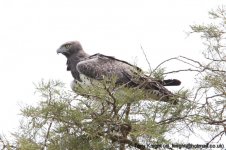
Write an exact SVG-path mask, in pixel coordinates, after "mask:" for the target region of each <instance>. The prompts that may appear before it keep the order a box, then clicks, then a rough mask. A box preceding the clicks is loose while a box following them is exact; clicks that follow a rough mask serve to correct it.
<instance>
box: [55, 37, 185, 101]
mask: <svg viewBox="0 0 226 150" xmlns="http://www.w3.org/2000/svg"><path fill="white" fill-rule="evenodd" d="M57 53H61V54H63V55H64V56H66V58H67V70H68V71H71V74H72V76H73V78H74V81H73V82H72V89H73V88H74V87H75V85H76V84H81V83H82V84H83V85H84V84H90V82H92V81H101V80H104V79H105V78H111V77H116V81H115V84H116V85H126V86H127V87H131V88H134V87H139V88H141V89H144V90H145V91H147V92H148V93H149V96H150V99H154V100H159V101H165V102H169V103H177V101H178V100H177V99H176V98H175V96H174V95H173V94H172V93H171V92H170V91H169V90H167V89H166V88H165V87H164V86H177V85H180V84H181V82H180V81H179V80H176V79H168V80H163V81H160V80H155V79H154V78H151V77H149V76H147V75H145V74H144V73H143V71H142V70H141V69H140V68H139V67H137V66H134V65H132V64H130V63H128V62H126V61H123V60H119V59H116V58H114V57H112V56H106V55H103V54H99V53H97V54H94V55H89V54H87V53H86V52H85V51H84V50H83V48H82V45H81V44H80V42H78V41H71V42H66V43H64V44H62V45H61V46H60V48H59V49H57ZM73 90H75V91H76V89H73Z"/></svg>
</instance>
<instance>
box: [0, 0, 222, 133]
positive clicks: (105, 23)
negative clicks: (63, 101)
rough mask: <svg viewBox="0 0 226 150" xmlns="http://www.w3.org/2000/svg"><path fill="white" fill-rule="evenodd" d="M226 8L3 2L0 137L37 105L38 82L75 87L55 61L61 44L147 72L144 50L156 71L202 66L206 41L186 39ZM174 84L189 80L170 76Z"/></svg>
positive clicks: (75, 0)
mask: <svg viewBox="0 0 226 150" xmlns="http://www.w3.org/2000/svg"><path fill="white" fill-rule="evenodd" d="M222 4H226V0H158V1H157V0H156V1H151V0H111V1H110V0H36V1H35V0H33V1H32V0H0V19H1V20H0V41H1V42H0V52H1V54H0V68H1V74H0V75H1V78H0V91H1V92H0V93H1V94H0V96H1V100H0V133H7V132H8V131H12V129H16V127H17V126H18V124H19V123H18V122H19V120H18V114H19V109H20V107H19V105H22V104H24V103H25V104H32V103H33V102H34V101H35V99H36V98H35V97H34V91H35V89H34V85H33V83H37V82H38V81H40V80H41V79H46V80H48V79H60V80H62V81H63V82H65V83H67V84H68V85H69V84H70V82H71V80H72V76H71V74H70V72H67V71H66V65H65V64H66V58H64V56H62V55H57V54H56V49H57V48H58V47H59V46H60V45H61V44H62V43H64V42H66V41H72V40H78V41H80V42H81V44H82V45H83V48H84V49H85V50H86V52H87V53H89V54H94V53H103V54H106V55H111V56H115V57H117V58H119V59H123V60H126V61H128V62H130V63H134V61H136V62H137V64H138V66H139V67H141V68H143V69H144V70H147V69H148V65H147V63H146V61H145V58H144V56H143V54H142V51H141V48H140V45H142V46H143V48H144V49H145V51H146V53H147V56H148V59H149V61H150V63H151V65H152V66H153V67H154V66H156V65H157V64H159V63H160V62H162V61H163V60H165V59H167V58H170V57H174V56H179V55H183V56H187V57H191V58H193V59H196V58H200V56H201V51H202V50H203V49H204V47H203V44H202V42H201V40H200V39H199V36H197V35H196V36H190V37H187V35H186V32H188V31H190V30H189V25H192V24H195V23H198V24H200V23H201V24H202V23H205V22H208V11H210V10H211V9H216V8H217V7H218V6H219V5H222ZM179 68H180V65H178V63H176V62H175V63H171V65H170V66H167V69H168V70H173V69H179ZM175 77H176V78H180V79H183V78H184V75H172V76H169V78H175ZM182 82H183V84H182V86H185V87H186V84H187V83H189V82H190V81H189V80H187V79H186V80H183V81H182ZM68 89H69V86H68Z"/></svg>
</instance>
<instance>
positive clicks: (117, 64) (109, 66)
mask: <svg viewBox="0 0 226 150" xmlns="http://www.w3.org/2000/svg"><path fill="white" fill-rule="evenodd" d="M76 68H77V70H78V72H79V73H81V74H84V75H85V76H87V77H89V78H93V79H96V80H102V79H103V78H104V77H116V78H117V82H121V83H127V82H129V81H130V78H128V76H125V73H126V74H129V75H130V76H133V74H134V72H139V71H141V70H140V69H138V68H137V67H135V66H133V65H131V64H129V63H127V62H124V61H121V60H119V59H115V58H114V57H111V56H105V55H102V54H95V55H92V56H90V57H88V58H87V59H85V60H83V61H81V62H79V63H78V64H77V66H76Z"/></svg>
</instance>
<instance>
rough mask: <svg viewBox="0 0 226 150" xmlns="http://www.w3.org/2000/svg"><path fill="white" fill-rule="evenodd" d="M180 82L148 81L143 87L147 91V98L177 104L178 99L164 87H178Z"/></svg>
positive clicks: (173, 80)
mask: <svg viewBox="0 0 226 150" xmlns="http://www.w3.org/2000/svg"><path fill="white" fill-rule="evenodd" d="M171 81H172V82H171ZM164 82H165V83H164ZM179 82H180V81H179V80H175V79H170V80H163V81H162V83H161V82H159V81H153V80H148V81H146V82H145V83H144V84H143V85H142V88H144V89H145V90H146V93H147V95H146V96H147V98H149V99H153V100H157V101H164V102H168V103H171V104H177V103H178V97H177V96H176V95H174V94H173V93H172V92H171V91H169V90H168V89H166V88H165V87H164V86H172V85H178V84H179Z"/></svg>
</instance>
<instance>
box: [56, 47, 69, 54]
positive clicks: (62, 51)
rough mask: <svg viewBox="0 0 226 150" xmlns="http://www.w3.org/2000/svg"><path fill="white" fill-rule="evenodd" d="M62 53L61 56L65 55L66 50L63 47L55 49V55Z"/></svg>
mask: <svg viewBox="0 0 226 150" xmlns="http://www.w3.org/2000/svg"><path fill="white" fill-rule="evenodd" d="M59 53H62V54H67V53H68V50H67V49H66V48H64V47H60V48H58V49H57V54H59Z"/></svg>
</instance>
